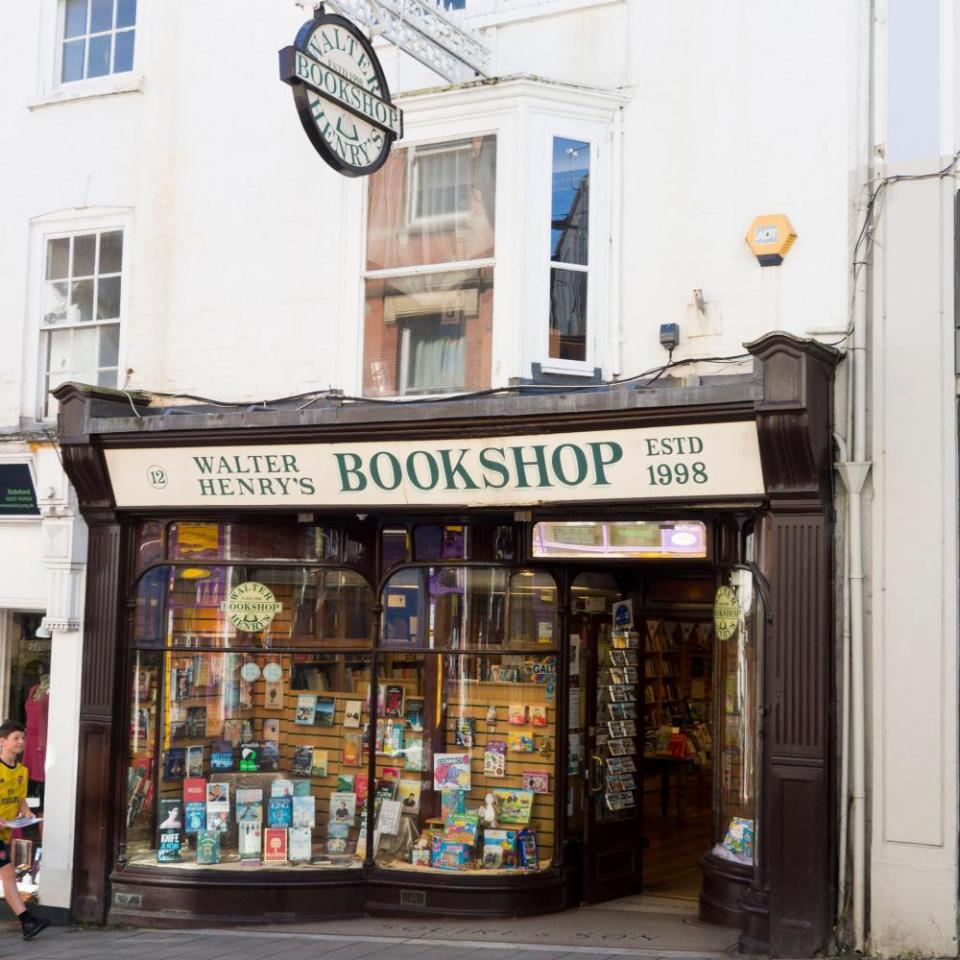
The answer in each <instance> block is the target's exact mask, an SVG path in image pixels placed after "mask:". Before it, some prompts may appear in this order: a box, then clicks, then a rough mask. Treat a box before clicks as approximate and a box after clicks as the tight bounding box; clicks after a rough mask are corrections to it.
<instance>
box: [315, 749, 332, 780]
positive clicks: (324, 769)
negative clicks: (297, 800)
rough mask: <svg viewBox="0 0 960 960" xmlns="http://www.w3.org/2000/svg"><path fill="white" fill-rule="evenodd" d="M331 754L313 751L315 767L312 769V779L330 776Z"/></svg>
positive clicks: (324, 751) (325, 751)
mask: <svg viewBox="0 0 960 960" xmlns="http://www.w3.org/2000/svg"><path fill="white" fill-rule="evenodd" d="M329 769H330V752H329V751H328V750H318V749H316V748H314V750H313V766H312V767H311V768H310V776H311V777H326V776H329Z"/></svg>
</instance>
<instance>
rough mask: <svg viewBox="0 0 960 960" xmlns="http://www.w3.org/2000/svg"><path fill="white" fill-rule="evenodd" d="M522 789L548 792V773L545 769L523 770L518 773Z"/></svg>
mask: <svg viewBox="0 0 960 960" xmlns="http://www.w3.org/2000/svg"><path fill="white" fill-rule="evenodd" d="M520 782H521V783H522V784H523V789H524V790H532V791H533V792H534V793H549V792H550V774H549V773H548V772H547V771H546V770H524V771H523V773H522V774H521V775H520Z"/></svg>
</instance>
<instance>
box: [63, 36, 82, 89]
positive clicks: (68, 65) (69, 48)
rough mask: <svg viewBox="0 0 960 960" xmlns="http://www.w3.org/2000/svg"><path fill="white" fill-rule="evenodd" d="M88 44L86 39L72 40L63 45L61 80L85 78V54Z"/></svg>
mask: <svg viewBox="0 0 960 960" xmlns="http://www.w3.org/2000/svg"><path fill="white" fill-rule="evenodd" d="M86 46H87V42H86V40H71V41H70V42H69V43H65V44H64V45H63V68H62V69H61V71H60V80H61V81H62V82H63V83H70V82H71V81H73V80H82V79H83V56H84V53H85V51H86Z"/></svg>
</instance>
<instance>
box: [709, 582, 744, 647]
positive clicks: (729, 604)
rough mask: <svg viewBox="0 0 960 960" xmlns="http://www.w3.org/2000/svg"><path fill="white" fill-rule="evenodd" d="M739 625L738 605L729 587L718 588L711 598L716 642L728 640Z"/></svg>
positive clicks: (735, 596)
mask: <svg viewBox="0 0 960 960" xmlns="http://www.w3.org/2000/svg"><path fill="white" fill-rule="evenodd" d="M739 623H740V604H739V603H738V602H737V595H736V593H734V591H733V589H732V588H730V587H719V588H718V589H717V593H716V596H715V597H714V598H713V629H714V631H715V633H716V635H717V639H718V640H729V639H730V638H731V637H732V636H733V635H734V634H735V633H736V632H737V626H738V625H739Z"/></svg>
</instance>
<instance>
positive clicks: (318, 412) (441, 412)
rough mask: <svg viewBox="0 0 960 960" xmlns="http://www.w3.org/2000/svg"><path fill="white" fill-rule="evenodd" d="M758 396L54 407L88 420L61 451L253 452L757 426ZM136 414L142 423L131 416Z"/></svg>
mask: <svg viewBox="0 0 960 960" xmlns="http://www.w3.org/2000/svg"><path fill="white" fill-rule="evenodd" d="M706 379H707V378H703V380H704V381H705V380H706ZM759 396H760V388H759V383H758V381H757V380H756V379H755V378H754V377H752V376H750V375H744V376H741V375H734V376H725V377H716V378H714V379H713V380H712V381H711V382H701V383H699V384H697V385H692V386H681V385H672V384H669V383H665V384H663V386H660V385H659V384H658V386H657V387H656V388H650V389H645V388H643V387H638V386H637V385H635V384H629V383H623V384H612V385H610V386H608V387H601V388H593V389H591V390H590V391H589V392H588V391H583V392H567V391H561V390H557V391H555V392H550V393H539V394H535V395H525V396H493V397H490V396H487V397H475V398H471V397H462V398H451V399H450V400H445V401H440V402H432V403H411V402H404V401H396V402H394V403H391V404H383V403H376V404H366V403H364V402H363V401H350V400H344V399H341V398H337V397H321V398H318V400H317V402H316V403H313V404H312V405H311V406H309V407H307V408H305V409H302V410H298V409H295V408H292V409H267V410H264V409H256V408H255V405H254V404H251V405H250V406H245V407H244V409H242V410H238V411H230V412H224V411H223V410H222V409H221V408H216V407H211V406H203V405H196V406H193V405H191V406H182V407H176V408H173V409H171V407H170V405H169V403H168V402H166V398H164V397H162V396H156V395H151V394H147V393H140V394H137V395H132V394H131V395H130V397H129V398H128V396H127V394H126V393H124V392H123V391H112V390H104V389H103V388H93V387H86V386H83V385H80V384H65V385H64V386H63V387H61V388H60V389H59V390H58V391H57V399H58V400H60V401H61V404H62V405H64V406H67V407H68V409H69V408H72V407H74V404H76V405H77V406H80V405H83V406H84V407H86V409H87V411H88V412H87V415H86V416H85V417H83V423H82V428H81V429H80V430H79V431H78V430H77V429H76V426H77V425H79V424H77V423H76V416H74V417H73V418H72V420H73V422H74V429H70V430H67V429H66V428H64V429H62V436H61V439H62V440H63V442H66V443H70V442H73V443H77V442H85V440H87V439H88V438H89V437H92V436H98V437H101V438H103V440H104V441H105V442H106V443H107V444H109V445H112V446H122V445H140V444H143V443H157V442H158V441H157V440H156V439H152V440H150V439H147V438H148V437H156V436H157V435H162V436H163V437H164V438H165V439H173V437H174V436H176V435H187V434H194V435H196V434H197V433H203V434H212V433H216V434H217V435H218V436H222V437H223V438H224V439H229V440H231V441H237V440H241V441H245V442H250V443H254V442H261V443H262V442H280V441H282V440H287V439H290V438H291V437H294V438H296V437H299V438H300V439H307V436H306V435H309V434H311V433H317V434H323V435H334V434H343V433H345V432H348V431H357V430H361V429H362V430H363V431H364V432H365V433H376V432H378V431H379V432H382V433H384V434H385V435H395V433H396V431H397V429H398V427H400V426H401V425H402V426H404V427H409V428H410V429H411V430H413V431H416V432H419V433H429V434H432V435H458V434H465V433H466V432H470V433H475V434H490V435H495V434H506V433H515V432H517V431H518V430H522V429H525V428H526V427H528V426H529V427H532V428H533V429H545V430H550V429H553V428H554V425H555V427H556V429H569V427H570V418H571V417H576V418H578V419H580V420H581V421H582V423H581V427H582V429H591V428H593V427H596V428H603V427H607V428H608V427H610V426H613V425H623V424H624V421H625V419H626V420H636V421H637V423H638V424H639V423H641V422H643V423H652V422H654V421H656V422H659V423H689V422H696V421H701V420H723V419H746V418H750V417H752V415H753V410H754V407H755V404H756V402H757V400H758V398H759ZM268 402H269V401H268ZM299 403H300V404H302V403H303V400H301V401H299ZM134 409H136V410H137V411H138V412H139V414H140V416H139V417H137V416H135V415H134ZM173 410H176V412H173ZM135 438H136V439H135Z"/></svg>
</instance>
